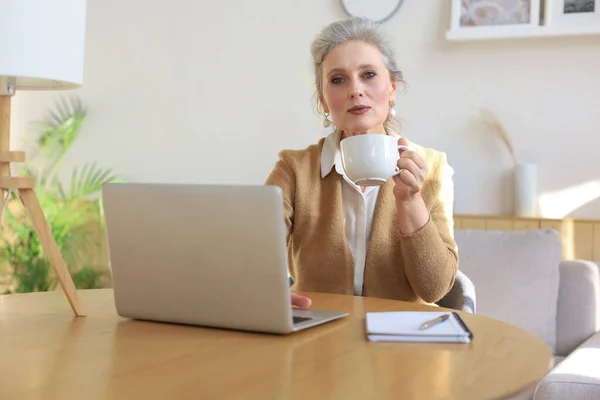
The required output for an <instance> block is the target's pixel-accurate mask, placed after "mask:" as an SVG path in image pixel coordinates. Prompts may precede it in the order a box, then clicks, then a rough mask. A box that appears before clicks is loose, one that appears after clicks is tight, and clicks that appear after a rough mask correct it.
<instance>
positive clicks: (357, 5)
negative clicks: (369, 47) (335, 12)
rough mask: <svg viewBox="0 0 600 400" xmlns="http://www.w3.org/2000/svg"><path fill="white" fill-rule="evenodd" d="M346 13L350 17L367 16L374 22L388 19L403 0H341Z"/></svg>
mask: <svg viewBox="0 0 600 400" xmlns="http://www.w3.org/2000/svg"><path fill="white" fill-rule="evenodd" d="M341 1H342V7H343V8H344V11H345V12H346V14H348V15H350V16H351V17H367V18H369V19H371V20H373V21H375V22H383V21H386V20H388V19H390V18H391V17H392V16H393V15H394V14H395V13H396V11H398V9H399V8H400V6H401V5H402V2H403V1H404V0H341Z"/></svg>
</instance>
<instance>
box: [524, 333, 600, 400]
mask: <svg viewBox="0 0 600 400" xmlns="http://www.w3.org/2000/svg"><path fill="white" fill-rule="evenodd" d="M534 399H535V400H558V399H561V400H562V399H577V400H598V399H600V332H598V333H596V334H594V335H593V336H592V337H590V338H589V339H588V340H586V341H585V342H584V343H583V344H582V345H581V346H579V347H578V348H577V349H575V351H573V352H572V353H571V354H570V355H569V356H568V357H566V358H565V359H564V360H563V361H562V362H561V363H560V364H558V366H556V367H555V368H554V369H553V370H552V371H550V373H549V374H548V375H546V377H544V379H542V381H541V382H540V384H539V385H538V387H537V389H536V392H535V396H534Z"/></svg>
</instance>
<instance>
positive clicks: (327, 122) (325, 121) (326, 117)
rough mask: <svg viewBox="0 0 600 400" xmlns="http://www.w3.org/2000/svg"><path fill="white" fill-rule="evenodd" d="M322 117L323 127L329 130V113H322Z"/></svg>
mask: <svg viewBox="0 0 600 400" xmlns="http://www.w3.org/2000/svg"><path fill="white" fill-rule="evenodd" d="M323 117H324V118H323V127H325V128H329V127H330V126H331V121H330V120H329V113H324V114H323Z"/></svg>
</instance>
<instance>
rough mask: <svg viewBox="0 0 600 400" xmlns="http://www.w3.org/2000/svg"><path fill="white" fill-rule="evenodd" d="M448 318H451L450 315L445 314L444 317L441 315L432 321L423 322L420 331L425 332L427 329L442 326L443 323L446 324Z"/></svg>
mask: <svg viewBox="0 0 600 400" xmlns="http://www.w3.org/2000/svg"><path fill="white" fill-rule="evenodd" d="M448 318H450V314H443V315H440V316H439V317H437V318H434V319H432V320H429V321H426V322H423V323H422V324H421V326H420V327H419V330H424V329H427V328H431V327H432V326H434V325H437V324H441V323H442V322H444V321H445V320H447V319H448Z"/></svg>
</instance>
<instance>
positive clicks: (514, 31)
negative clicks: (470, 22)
mask: <svg viewBox="0 0 600 400" xmlns="http://www.w3.org/2000/svg"><path fill="white" fill-rule="evenodd" d="M595 35H598V36H600V25H599V26H589V27H574V28H552V27H548V26H539V27H538V26H535V27H534V26H522V27H515V26H493V27H491V26H490V27H487V26H483V27H482V26H480V27H468V28H460V29H454V30H452V29H451V30H449V31H447V32H446V39H447V40H448V41H452V42H458V41H475V40H503V39H523V38H552V37H569V36H595Z"/></svg>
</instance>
